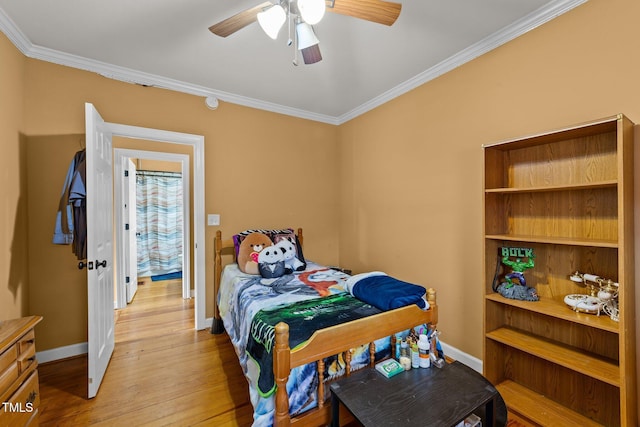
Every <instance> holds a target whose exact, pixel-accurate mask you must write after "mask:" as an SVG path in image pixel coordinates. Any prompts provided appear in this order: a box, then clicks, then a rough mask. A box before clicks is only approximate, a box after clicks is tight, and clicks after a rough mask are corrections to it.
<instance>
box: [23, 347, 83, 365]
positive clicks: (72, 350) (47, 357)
mask: <svg viewBox="0 0 640 427" xmlns="http://www.w3.org/2000/svg"><path fill="white" fill-rule="evenodd" d="M88 351H89V344H88V343H86V342H81V343H78V344H71V345H66V346H64V347H57V348H52V349H51V350H44V351H38V352H36V359H37V360H38V363H47V362H53V361H55V360H60V359H66V358H68V357H74V356H80V355H83V354H87V352H88Z"/></svg>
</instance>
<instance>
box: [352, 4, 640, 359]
mask: <svg viewBox="0 0 640 427" xmlns="http://www.w3.org/2000/svg"><path fill="white" fill-rule="evenodd" d="M638 16H640V2H637V1H635V0H613V1H601V0H592V1H590V2H588V3H586V4H584V5H582V6H579V7H578V8H576V9H574V10H573V11H571V12H569V13H567V14H565V15H563V16H560V17H559V18H556V19H555V20H553V21H551V22H549V23H547V24H545V25H544V26H542V27H540V28H538V29H536V30H534V31H531V32H530V33H528V34H526V35H524V36H521V37H519V38H518V39H516V40H514V41H512V42H510V43H508V44H506V45H504V46H502V47H500V48H498V49H496V50H494V51H492V52H490V53H488V54H486V55H484V56H482V57H480V58H478V59H476V60H474V61H472V62H470V63H468V64H466V65H464V66H462V67H460V68H458V69H456V70H454V71H452V72H450V73H447V74H445V75H443V76H441V77H440V78H438V79H436V80H434V81H432V82H430V83H428V84H425V85H423V86H421V87H420V88H418V89H416V90H414V91H412V92H410V93H408V94H406V95H404V96H402V97H400V98H398V99H396V100H394V101H391V102H389V103H387V104H385V105H383V106H381V107H379V108H378V109H376V110H374V111H372V112H370V113H368V114H366V115H364V116H362V117H360V118H357V119H355V120H352V121H351V122H349V123H347V124H345V125H343V126H341V128H340V156H341V157H342V158H343V159H344V160H345V161H344V163H343V164H342V175H341V185H342V187H341V188H342V190H341V203H342V216H341V227H340V261H341V264H343V265H346V266H349V267H352V268H354V269H355V270H358V271H361V270H368V269H372V268H383V269H385V270H386V271H387V272H388V273H390V274H396V275H398V276H399V277H401V278H404V279H407V280H411V281H417V282H419V283H423V284H424V285H427V286H433V287H435V288H436V289H437V290H438V301H439V303H440V307H441V310H440V327H439V329H441V331H442V339H443V340H444V341H445V342H447V343H448V344H451V345H453V346H455V347H457V348H459V349H461V350H463V351H465V352H467V353H470V354H472V355H474V356H476V357H478V358H481V357H482V285H481V280H482V277H483V275H482V243H481V242H482V239H481V236H482V223H481V215H482V213H481V212H482V210H481V206H482V196H481V194H482V193H481V192H482V149H481V146H482V144H485V143H491V142H497V141H500V140H503V139H507V138H512V137H518V136H521V135H526V134H530V133H535V132H539V131H544V130H548V129H554V128H559V127H562V126H565V125H570V124H574V123H580V122H584V121H588V120H591V119H597V118H600V117H607V116H611V115H614V114H616V113H624V114H625V115H627V116H628V117H629V118H630V119H631V120H632V121H634V122H636V123H638V122H639V121H640V102H639V101H638V100H639V99H640V85H639V84H638V81H639V74H638V69H640V56H638V52H640V37H638V34H637V17H638Z"/></svg>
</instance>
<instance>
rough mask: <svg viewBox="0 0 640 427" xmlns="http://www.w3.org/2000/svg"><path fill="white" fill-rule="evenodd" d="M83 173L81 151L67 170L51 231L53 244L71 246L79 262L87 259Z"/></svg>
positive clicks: (82, 151) (83, 164)
mask: <svg viewBox="0 0 640 427" xmlns="http://www.w3.org/2000/svg"><path fill="white" fill-rule="evenodd" d="M85 173H86V164H85V150H81V151H78V152H77V153H76V154H75V155H74V156H73V160H71V164H70V165H69V169H68V170H67V176H66V178H65V181H64V185H63V187H62V194H61V196H60V203H59V204H58V212H57V214H56V223H55V227H54V231H53V243H55V244H58V245H71V244H72V248H71V249H72V251H73V253H74V254H75V255H76V257H77V258H78V259H80V260H82V259H86V257H87V244H86V242H87V215H86V196H87V194H86V190H85V186H84V181H85Z"/></svg>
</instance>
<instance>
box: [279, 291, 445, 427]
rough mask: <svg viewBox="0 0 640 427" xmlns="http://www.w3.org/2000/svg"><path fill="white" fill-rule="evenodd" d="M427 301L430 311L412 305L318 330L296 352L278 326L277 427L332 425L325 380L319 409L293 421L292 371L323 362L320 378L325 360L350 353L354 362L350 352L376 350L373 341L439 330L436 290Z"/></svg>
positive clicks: (284, 326) (320, 383) (285, 328)
mask: <svg viewBox="0 0 640 427" xmlns="http://www.w3.org/2000/svg"><path fill="white" fill-rule="evenodd" d="M427 300H428V301H429V304H430V306H431V307H430V308H429V310H426V311H423V310H421V309H420V308H418V307H417V306H416V305H411V306H407V307H402V308H398V309H395V310H391V311H386V312H383V313H380V314H377V315H375V316H370V317H366V318H363V319H359V320H354V321H351V322H348V323H342V324H339V325H336V326H332V327H329V328H325V329H321V330H318V331H316V332H315V333H314V334H313V335H312V336H311V338H309V340H308V341H307V342H306V343H305V344H304V345H303V346H301V347H299V348H297V349H296V350H294V351H291V350H290V348H289V326H288V325H287V324H286V323H284V322H280V323H278V324H277V325H276V328H275V329H276V337H275V346H274V355H273V371H274V376H275V380H276V385H277V390H276V397H275V407H276V409H275V414H274V426H277V427H280V426H289V425H291V424H292V423H295V422H296V421H299V422H300V423H301V424H304V425H321V424H325V425H326V424H329V423H330V421H331V420H330V416H331V411H330V403H329V402H325V401H324V381H322V379H320V380H319V381H318V396H319V397H318V407H317V408H315V409H312V410H311V411H308V412H305V413H304V414H302V415H301V416H300V418H299V419H293V420H292V419H291V417H290V416H289V396H288V395H287V388H286V384H287V381H288V380H289V373H290V371H291V369H292V368H295V367H297V366H301V365H304V364H307V363H311V362H319V363H318V375H322V372H323V371H324V366H323V362H322V360H323V359H324V358H325V357H328V356H332V355H335V354H338V353H342V352H346V354H345V356H346V359H347V360H348V359H350V358H349V354H350V352H349V350H350V349H351V348H354V347H356V346H358V345H362V344H367V343H369V345H370V349H371V350H374V347H373V341H375V340H377V339H380V338H384V337H386V336H391V335H393V334H395V333H397V332H400V331H403V330H406V329H409V328H412V327H414V326H417V325H420V324H423V323H429V324H430V325H431V327H432V328H435V327H436V325H437V323H438V306H437V304H436V291H435V290H434V289H433V288H429V289H428V290H427ZM372 354H373V353H372ZM373 363H374V360H373V357H371V360H370V364H371V365H373ZM347 366H348V364H347ZM349 371H350V369H347V372H346V375H349V374H350V372H349Z"/></svg>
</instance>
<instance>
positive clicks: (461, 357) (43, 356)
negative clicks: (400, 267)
mask: <svg viewBox="0 0 640 427" xmlns="http://www.w3.org/2000/svg"><path fill="white" fill-rule="evenodd" d="M212 323H213V318H212V317H208V318H206V319H205V325H206V327H207V328H210V327H211V324H212ZM440 344H441V345H442V350H443V351H444V354H445V355H446V356H448V357H451V358H452V359H455V360H457V361H459V362H461V363H464V364H465V365H467V366H469V367H470V368H471V369H473V370H474V371H476V372H479V373H481V374H482V360H480V359H478V358H477V357H473V356H471V355H470V354H467V353H465V352H463V351H460V350H458V349H457V348H455V347H453V346H450V345H449V344H447V343H445V342H442V341H440ZM88 349H89V345H88V343H86V342H83V343H78V344H72V345H67V346H64V347H58V348H53V349H51V350H44V351H38V352H37V353H36V358H37V359H38V363H47V362H54V361H56V360H60V359H66V358H68V357H75V356H80V355H83V354H87V352H88V351H89V350H88Z"/></svg>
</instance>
